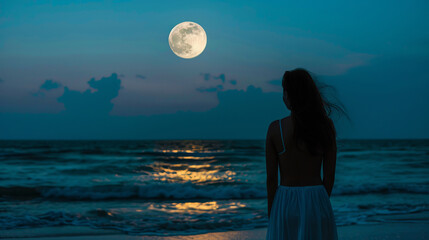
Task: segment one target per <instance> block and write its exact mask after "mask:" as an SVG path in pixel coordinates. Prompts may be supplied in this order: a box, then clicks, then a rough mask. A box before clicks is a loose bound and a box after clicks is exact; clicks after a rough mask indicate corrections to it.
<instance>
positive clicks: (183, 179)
mask: <svg viewBox="0 0 429 240" xmlns="http://www.w3.org/2000/svg"><path fill="white" fill-rule="evenodd" d="M156 152H161V153H165V154H166V155H165V156H163V158H162V159H163V160H161V161H156V162H154V163H152V164H148V165H145V167H146V168H149V169H151V170H152V171H143V172H145V175H141V176H139V177H138V178H140V181H142V182H145V181H148V180H152V181H160V182H165V183H180V184H182V183H188V182H189V183H192V184H196V185H210V184H213V183H225V182H234V181H237V180H236V179H234V176H236V175H237V173H236V172H234V171H231V170H229V169H228V168H229V167H230V166H231V164H230V163H226V164H219V163H218V164H213V163H215V162H216V159H215V158H216V156H214V155H210V153H218V152H223V151H222V150H210V151H207V150H205V149H204V147H203V146H202V145H188V146H186V147H183V148H179V149H161V150H156ZM201 154H203V156H201ZM169 160H171V161H172V162H171V163H170V162H169ZM182 160H183V162H181V161H182ZM244 207H246V204H245V203H243V202H240V201H236V200H228V201H200V202H197V201H195V200H193V201H189V202H186V200H185V201H182V202H174V201H173V202H166V203H152V204H150V205H149V206H148V210H153V211H162V212H167V213H176V214H184V213H187V214H203V213H219V212H228V211H234V210H236V209H239V208H244ZM141 211H142V210H141V209H137V210H136V212H141Z"/></svg>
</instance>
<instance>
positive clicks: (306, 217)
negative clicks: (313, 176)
mask: <svg viewBox="0 0 429 240" xmlns="http://www.w3.org/2000/svg"><path fill="white" fill-rule="evenodd" d="M266 239H267V240H268V239H269V240H274V239H275V240H279V239H288V240H304V239H305V240H307V239H308V240H337V239H338V237H337V227H336V224H335V219H334V214H333V211H332V206H331V202H330V200H329V196H328V193H327V192H326V189H325V187H324V186H323V185H314V186H299V187H288V186H282V185H280V186H279V187H278V188H277V191H276V194H275V196H274V201H273V205H272V207H271V213H270V219H269V221H268V229H267V237H266Z"/></svg>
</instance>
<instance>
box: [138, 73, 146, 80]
mask: <svg viewBox="0 0 429 240" xmlns="http://www.w3.org/2000/svg"><path fill="white" fill-rule="evenodd" d="M136 78H140V79H146V76H143V75H140V74H137V75H136Z"/></svg>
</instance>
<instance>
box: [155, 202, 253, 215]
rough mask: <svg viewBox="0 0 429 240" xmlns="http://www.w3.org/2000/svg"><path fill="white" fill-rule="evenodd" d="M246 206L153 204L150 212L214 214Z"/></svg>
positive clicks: (235, 203) (237, 204)
mask: <svg viewBox="0 0 429 240" xmlns="http://www.w3.org/2000/svg"><path fill="white" fill-rule="evenodd" d="M245 206H246V205H245V204H243V203H240V202H228V203H223V204H221V203H219V202H217V201H210V202H183V203H169V204H151V205H149V207H148V209H149V210H157V211H163V212H168V213H190V214H198V213H214V212H225V211H229V210H232V209H238V208H242V207H245Z"/></svg>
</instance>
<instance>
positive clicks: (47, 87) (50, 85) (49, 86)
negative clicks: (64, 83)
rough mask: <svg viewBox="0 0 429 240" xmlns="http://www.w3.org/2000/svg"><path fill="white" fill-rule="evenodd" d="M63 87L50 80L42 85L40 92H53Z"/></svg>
mask: <svg viewBox="0 0 429 240" xmlns="http://www.w3.org/2000/svg"><path fill="white" fill-rule="evenodd" d="M59 87H61V83H59V82H55V81H54V80H51V79H48V80H46V81H45V82H44V83H43V84H42V85H40V90H46V91H49V90H52V89H56V88H59Z"/></svg>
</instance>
